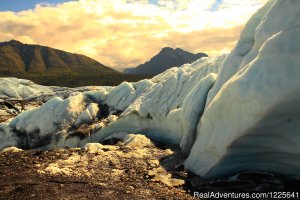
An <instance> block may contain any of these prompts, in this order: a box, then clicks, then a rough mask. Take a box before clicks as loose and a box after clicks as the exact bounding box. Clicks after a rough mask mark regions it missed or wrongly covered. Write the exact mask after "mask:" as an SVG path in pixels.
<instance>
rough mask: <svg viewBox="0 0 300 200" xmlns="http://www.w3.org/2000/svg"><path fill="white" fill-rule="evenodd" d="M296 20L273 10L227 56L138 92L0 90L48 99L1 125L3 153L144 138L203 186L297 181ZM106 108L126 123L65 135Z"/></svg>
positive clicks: (299, 28)
mask: <svg viewBox="0 0 300 200" xmlns="http://www.w3.org/2000/svg"><path fill="white" fill-rule="evenodd" d="M299 19H300V1H298V0H284V1H283V0H277V1H276V0H275V1H274V0H273V1H269V2H268V3H267V4H266V5H265V6H264V7H263V8H261V9H260V10H259V11H258V12H257V13H256V14H255V15H254V16H253V17H252V18H251V19H250V20H249V21H248V23H247V24H246V26H245V28H244V30H243V31H242V33H241V36H240V39H239V41H238V43H237V45H236V47H235V48H234V49H233V50H232V51H231V53H230V54H229V55H222V56H219V57H215V58H201V59H200V60H198V61H196V62H194V63H192V64H186V65H183V66H181V67H180V68H172V69H169V70H167V71H166V72H164V73H162V74H160V75H157V76H156V77H154V78H152V79H149V80H143V81H139V82H137V83H126V82H124V83H122V84H121V85H119V86H117V87H98V88H97V90H95V91H89V90H88V88H85V89H84V88H81V89H74V90H72V91H69V90H68V92H64V91H65V90H62V91H61V92H57V88H56V91H54V90H55V88H53V87H52V88H46V87H44V89H42V90H40V87H42V86H37V85H35V84H34V85H32V84H33V83H30V85H28V82H26V81H25V82H26V83H24V80H23V82H22V83H21V82H20V83H18V84H11V85H10V86H9V87H7V88H0V91H1V93H2V94H4V95H6V96H13V95H14V97H18V98H19V97H20V98H29V97H30V95H31V96H32V95H34V96H40V97H39V98H40V99H43V100H44V101H47V100H49V99H50V100H49V101H47V103H45V104H44V105H43V106H41V107H40V108H37V109H35V110H31V111H26V112H24V113H22V114H20V115H19V116H17V117H15V118H14V119H13V120H12V121H11V122H9V123H2V124H0V149H3V148H5V147H8V146H17V147H23V148H36V147H45V148H56V147H66V146H80V147H82V146H84V144H86V143H88V142H99V141H102V140H104V139H105V138H107V137H109V136H111V135H112V134H114V133H118V132H128V133H142V134H145V135H147V136H148V137H150V138H152V139H156V140H159V141H161V142H168V143H174V144H178V145H180V147H181V149H182V151H183V152H185V153H186V155H187V156H188V157H187V159H186V161H185V163H184V165H185V168H186V169H188V170H191V171H193V172H195V173H196V174H199V175H202V176H205V177H218V176H224V175H229V174H233V173H236V172H239V171H243V170H263V171H270V172H275V173H281V174H286V175H290V176H298V177H299V175H300V170H299V167H300V145H299V142H300V133H299V132H300V106H299V102H300V81H299V78H300V56H299V55H300V21H299ZM9 80H10V79H6V81H8V82H9ZM0 81H1V80H0ZM26 84H27V85H26ZM1 86H2V85H1ZM23 87H25V88H26V92H22V91H24V90H21V89H20V88H23ZM3 91H4V92H3ZM39 91H43V92H44V93H46V94H47V95H45V94H42V93H41V92H39ZM74 91H75V92H74ZM82 91H84V92H82ZM72 92H73V93H72ZM12 94H13V95H12ZM67 96H68V97H67ZM52 97H53V98H52ZM65 97H67V98H65ZM99 104H100V105H107V106H108V107H109V110H110V111H111V112H112V113H113V112H121V115H120V117H119V118H118V117H116V116H114V115H111V116H109V118H110V119H111V120H110V122H109V124H107V125H104V124H103V123H100V124H98V125H96V128H95V129H93V130H94V132H93V134H91V135H90V136H89V137H86V138H80V137H70V136H69V134H68V132H67V131H65V130H66V127H70V126H80V125H81V124H82V123H89V122H91V121H92V120H93V119H94V118H95V117H96V115H97V113H98V112H99V108H98V106H97V105H99ZM100 110H101V106H100Z"/></svg>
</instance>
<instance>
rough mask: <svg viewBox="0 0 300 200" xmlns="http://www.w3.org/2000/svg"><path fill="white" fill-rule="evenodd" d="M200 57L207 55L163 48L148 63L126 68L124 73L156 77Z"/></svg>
mask: <svg viewBox="0 0 300 200" xmlns="http://www.w3.org/2000/svg"><path fill="white" fill-rule="evenodd" d="M202 57H207V55H206V54H205V53H197V54H193V53H190V52H188V51H185V50H183V49H180V48H176V49H173V48H170V47H165V48H163V49H162V50H161V51H160V52H159V53H158V54H157V55H155V56H154V57H153V58H151V59H150V60H149V61H147V62H145V63H144V64H141V65H139V66H137V67H136V68H127V69H125V70H124V73H126V74H147V75H157V74H160V73H162V72H164V71H166V70H167V69H169V68H171V67H180V66H181V65H183V64H186V63H192V62H194V61H195V60H197V59H199V58H202Z"/></svg>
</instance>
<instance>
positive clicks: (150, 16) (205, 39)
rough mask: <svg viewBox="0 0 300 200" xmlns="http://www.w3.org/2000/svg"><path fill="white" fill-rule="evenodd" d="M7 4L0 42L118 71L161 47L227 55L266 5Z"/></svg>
mask: <svg viewBox="0 0 300 200" xmlns="http://www.w3.org/2000/svg"><path fill="white" fill-rule="evenodd" d="M16 2H19V1H17V0H15V1H8V0H4V1H3V3H2V5H1V6H0V11H1V12H0V16H1V19H0V22H1V27H2V28H1V31H0V40H1V41H9V40H11V39H14V40H18V41H20V42H22V43H26V44H39V45H43V46H49V47H51V48H56V49H60V50H64V51H68V52H71V53H78V54H83V55H86V56H88V57H91V58H93V59H95V60H97V61H98V62H100V63H103V64H104V65H106V66H109V67H111V68H114V69H116V70H123V69H124V68H129V67H136V66H137V65H139V64H142V63H144V62H145V61H147V60H149V59H150V58H151V57H153V56H154V55H156V54H157V53H158V52H159V51H160V50H161V49H162V48H164V47H171V48H174V49H175V48H181V49H184V50H186V51H189V52H192V53H200V52H203V53H206V54H208V55H212V56H214V55H218V54H222V53H224V52H229V51H230V50H231V49H232V48H233V47H234V45H235V43H236V41H237V40H238V38H239V35H240V31H241V29H242V28H243V26H244V24H245V22H246V21H247V20H248V19H249V17H250V16H251V15H252V14H253V13H254V12H255V11H256V10H257V9H259V8H260V7H261V6H262V5H263V4H264V3H265V2H266V1H265V0H247V1H244V2H242V3H240V2H238V1H236V0H205V1H201V2H200V1H197V0H185V1H172V2H170V1H165V0H150V1H146V0H141V1H137V0H130V1H125V0H118V1H114V2H110V1H108V0H78V1H70V0H67V1H66V0H51V1H41V0H30V1H27V2H26V3H24V2H23V3H16Z"/></svg>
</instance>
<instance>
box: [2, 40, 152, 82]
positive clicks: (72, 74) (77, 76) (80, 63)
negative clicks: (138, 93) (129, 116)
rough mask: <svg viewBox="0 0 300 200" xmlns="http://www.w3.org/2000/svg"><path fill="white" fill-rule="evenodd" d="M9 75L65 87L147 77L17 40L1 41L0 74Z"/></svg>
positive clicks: (83, 57) (87, 58)
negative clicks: (119, 70) (125, 72)
mask: <svg viewBox="0 0 300 200" xmlns="http://www.w3.org/2000/svg"><path fill="white" fill-rule="evenodd" d="M11 76H13V77H17V78H24V79H29V80H31V81H34V82H36V83H38V84H42V85H61V86H68V87H78V86H86V85H118V84H120V83H121V82H123V81H139V80H141V79H144V78H148V77H147V76H136V75H125V74H123V73H121V72H118V71H116V70H114V69H112V68H109V67H107V66H105V65H103V64H102V63H100V62H98V61H96V60H93V59H92V58H89V57H87V56H85V55H81V54H76V53H69V52H67V51H63V50H59V49H55V48H51V47H47V46H42V45H38V44H37V45H36V44H23V43H22V42H20V41H17V40H10V41H6V42H1V43H0V77H11Z"/></svg>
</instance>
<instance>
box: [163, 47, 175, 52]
mask: <svg viewBox="0 0 300 200" xmlns="http://www.w3.org/2000/svg"><path fill="white" fill-rule="evenodd" d="M170 51H174V49H173V48H171V47H164V48H162V49H161V52H170Z"/></svg>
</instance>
